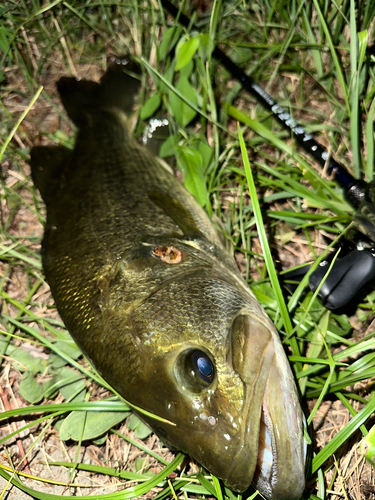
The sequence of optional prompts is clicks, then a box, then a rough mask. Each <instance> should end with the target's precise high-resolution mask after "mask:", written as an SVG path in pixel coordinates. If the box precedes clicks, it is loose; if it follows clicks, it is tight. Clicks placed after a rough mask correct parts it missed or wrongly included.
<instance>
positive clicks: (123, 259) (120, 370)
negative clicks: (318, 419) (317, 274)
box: [30, 57, 306, 500]
mask: <svg viewBox="0 0 375 500" xmlns="http://www.w3.org/2000/svg"><path fill="white" fill-rule="evenodd" d="M139 87H140V69H139V65H138V64H137V63H136V62H135V61H134V60H133V59H132V58H131V57H121V58H117V59H116V61H115V62H113V63H112V64H110V65H109V66H108V69H107V71H106V73H105V74H104V75H103V77H102V78H101V80H100V81H99V82H93V81H89V80H78V79H76V78H72V77H63V78H61V79H60V80H59V81H58V83H57V88H58V92H59V94H60V97H61V101H62V103H63V105H64V108H65V110H66V112H67V114H68V116H69V118H70V119H71V120H72V121H73V123H74V124H75V125H76V127H77V129H78V132H77V137H76V142H75V147H74V150H70V149H68V148H65V147H64V146H35V147H34V148H32V150H31V153H30V155H31V159H30V164H31V168H32V177H33V180H34V184H35V186H36V188H37V189H38V190H39V191H40V193H41V196H42V198H43V200H44V202H45V205H46V209H47V217H46V223H45V231H44V238H43V243H42V251H41V252H42V261H43V268H44V272H45V276H46V279H47V282H48V283H49V286H50V288H51V292H52V295H53V297H54V300H55V303H56V306H57V309H58V312H59V314H60V316H61V318H62V320H63V321H64V323H65V325H66V327H67V329H68V331H69V332H70V334H71V335H72V337H73V339H74V340H75V341H76V342H77V344H78V346H79V347H80V348H81V349H82V351H83V352H84V353H85V355H86V356H87V357H88V359H89V360H90V362H91V363H92V364H93V366H94V367H95V368H96V369H97V370H98V372H99V373H100V374H101V376H102V377H103V378H104V379H105V380H106V381H107V382H108V383H109V384H110V385H111V386H112V387H113V388H114V389H115V390H116V391H117V392H118V393H119V394H120V395H121V396H122V397H123V398H125V400H126V401H128V402H129V403H130V404H132V405H135V406H136V407H138V408H140V409H142V410H146V411H147V412H150V413H151V414H153V415H157V416H158V417H162V419H164V421H161V420H160V419H155V418H153V417H152V416H150V415H145V414H143V413H142V412H141V413H140V416H141V418H142V419H143V420H144V421H145V422H146V423H147V424H149V425H150V426H151V428H152V429H153V430H154V432H155V433H156V434H157V435H158V436H159V437H160V438H161V440H162V441H163V442H165V443H166V444H168V445H169V446H171V447H173V448H174V449H178V450H182V451H183V452H185V453H186V454H188V455H189V456H191V457H192V458H194V459H195V460H196V461H197V462H198V463H199V464H201V465H202V466H204V467H205V468H206V469H207V470H208V471H210V472H211V473H213V474H214V475H215V476H217V477H218V478H220V479H222V480H223V482H224V484H225V485H226V486H227V487H228V488H230V489H232V490H234V491H238V492H244V491H246V490H247V489H248V488H249V487H250V485H251V484H252V485H253V486H254V487H255V488H257V489H258V490H259V491H260V493H261V494H262V495H264V496H265V497H266V498H268V499H279V500H282V499H288V500H292V499H298V498H299V497H300V495H301V494H302V492H303V490H304V487H305V461H306V441H305V439H304V426H305V424H304V415H303V412H302V410H301V406H300V402H299V397H298V392H297V389H296V385H295V382H294V379H293V375H292V372H291V369H290V366H289V362H288V359H287V357H286V354H285V352H284V349H283V347H282V344H281V341H280V338H279V335H278V332H277V331H276V328H275V326H274V324H273V323H272V322H271V320H270V319H269V317H268V316H267V314H266V312H265V311H264V309H263V308H262V307H261V305H260V304H259V302H258V300H257V299H256V298H255V296H254V294H253V292H252V291H251V290H250V288H249V287H248V285H247V283H246V282H245V280H244V278H243V276H242V274H241V273H240V271H239V269H238V267H237V264H236V262H235V260H234V257H233V249H231V248H230V247H231V245H230V244H228V240H227V239H225V238H224V237H223V234H222V232H221V231H220V230H219V229H218V227H217V225H215V224H213V222H212V220H211V219H210V218H209V216H208V215H207V213H206V212H205V210H204V209H203V208H202V207H201V206H200V205H199V204H198V202H197V201H196V200H195V199H194V197H193V196H192V195H191V194H190V193H189V192H188V191H187V190H186V189H185V187H184V186H183V185H182V184H181V183H180V182H179V181H178V179H177V178H176V177H175V176H174V175H173V173H171V171H170V170H168V168H167V167H166V165H165V164H163V162H162V161H161V160H160V159H159V158H157V156H156V155H155V154H153V153H152V152H150V151H149V150H148V149H147V148H145V147H144V146H142V145H140V144H139V143H138V142H137V141H136V140H135V139H134V138H133V137H132V134H131V131H130V127H129V123H130V122H131V113H132V110H133V109H134V103H135V102H136V99H137V97H136V95H137V93H138V92H139Z"/></svg>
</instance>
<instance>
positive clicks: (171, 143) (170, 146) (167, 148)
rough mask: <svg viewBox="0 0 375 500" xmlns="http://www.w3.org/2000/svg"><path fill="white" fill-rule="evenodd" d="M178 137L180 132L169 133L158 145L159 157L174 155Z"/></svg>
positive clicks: (179, 137)
mask: <svg viewBox="0 0 375 500" xmlns="http://www.w3.org/2000/svg"><path fill="white" fill-rule="evenodd" d="M180 139H181V135H180V134H174V135H170V136H169V137H168V139H166V140H165V141H164V142H163V144H162V145H161V147H160V152H159V156H160V158H168V156H174V155H175V154H176V148H177V145H178V141H179V140H180Z"/></svg>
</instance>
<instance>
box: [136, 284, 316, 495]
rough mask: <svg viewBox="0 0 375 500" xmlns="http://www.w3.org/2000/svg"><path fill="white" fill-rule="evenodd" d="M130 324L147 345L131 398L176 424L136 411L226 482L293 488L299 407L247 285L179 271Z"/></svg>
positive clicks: (277, 490) (300, 459) (277, 491)
mask: <svg viewBox="0 0 375 500" xmlns="http://www.w3.org/2000/svg"><path fill="white" fill-rule="evenodd" d="M176 301H178V302H179V304H176ZM133 326H135V328H136V329H138V331H139V332H141V331H142V332H143V340H142V346H143V348H145V349H147V348H149V351H148V354H147V359H146V362H145V366H143V370H142V373H143V378H144V379H143V380H140V381H138V382H137V384H136V386H138V387H140V386H142V387H144V388H146V389H145V392H144V394H143V395H140V394H139V392H140V391H139V390H138V393H137V404H138V405H139V406H142V407H143V408H146V409H147V410H149V411H152V412H153V413H155V414H156V415H158V416H161V417H164V418H165V419H167V420H169V421H170V422H172V423H174V424H175V425H170V424H168V423H164V422H160V421H157V420H154V419H151V418H148V417H146V418H145V417H144V416H143V418H145V420H146V421H147V422H148V423H150V425H151V426H152V427H153V429H154V430H155V432H156V433H157V434H158V435H159V436H160V437H161V438H162V439H163V440H164V441H166V442H167V443H169V444H171V445H172V446H173V447H175V448H178V449H181V450H183V451H184V452H186V453H187V454H189V455H190V456H192V457H193V458H195V459H196V460H197V461H198V462H199V463H200V464H202V465H203V466H205V467H206V468H207V469H208V470H209V471H210V472H212V473H213V474H215V475H216V476H217V477H219V478H222V479H223V480H224V483H225V484H226V485H227V486H228V487H229V488H231V489H233V490H236V491H245V490H246V489H247V488H248V487H249V486H250V484H251V483H253V484H254V486H255V487H256V488H258V489H259V491H260V492H261V493H262V494H263V495H264V496H265V497H266V498H276V499H283V498H287V499H289V500H292V499H297V498H299V497H300V495H301V494H302V491H303V489H304V484H305V479H304V466H305V452H306V447H305V441H304V437H303V414H302V411H301V408H300V405H299V400H298V395H297V391H296V387H295V384H294V380H293V377H292V374H291V371H290V367H289V364H288V360H287V358H286V356H285V353H284V350H283V348H282V345H281V342H280V340H279V337H278V334H277V332H276V329H275V327H274V325H273V324H272V322H271V321H270V320H269V318H268V316H267V315H266V313H265V312H264V311H263V309H262V308H261V307H260V305H259V304H258V302H257V301H256V299H255V298H254V297H253V296H252V295H251V293H250V292H247V291H246V290H241V289H239V287H236V286H233V285H230V284H228V283H226V282H224V281H222V280H219V279H210V280H207V279H206V280H205V279H204V278H202V277H200V278H198V277H195V278H194V279H192V278H191V279H188V278H185V279H184V280H183V281H182V282H181V283H176V282H175V283H173V284H170V285H169V286H166V287H164V288H163V289H161V290H159V291H158V292H157V293H156V294H154V295H153V296H152V297H150V299H149V300H148V301H147V303H145V304H144V305H143V307H141V308H139V309H138V311H137V318H135V317H134V318H133ZM140 403H141V404H140Z"/></svg>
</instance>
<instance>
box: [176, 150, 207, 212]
mask: <svg viewBox="0 0 375 500" xmlns="http://www.w3.org/2000/svg"><path fill="white" fill-rule="evenodd" d="M177 164H178V166H179V168H180V169H181V170H182V173H183V175H184V184H185V187H186V189H187V190H188V191H189V192H190V193H191V194H192V195H193V196H194V197H195V198H196V200H197V201H198V202H199V204H200V205H201V206H202V207H204V205H205V204H206V199H207V188H206V180H205V176H204V173H203V165H202V155H201V154H200V152H199V151H197V150H196V149H194V148H192V147H189V146H186V147H182V146H178V147H177Z"/></svg>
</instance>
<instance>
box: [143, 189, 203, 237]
mask: <svg viewBox="0 0 375 500" xmlns="http://www.w3.org/2000/svg"><path fill="white" fill-rule="evenodd" d="M148 197H149V198H150V200H151V201H153V202H154V203H155V205H157V206H158V207H159V208H161V209H162V210H163V211H164V212H165V213H166V214H167V215H168V216H169V217H170V218H171V219H173V220H174V222H175V223H176V224H177V225H178V226H179V228H180V229H181V231H182V232H183V234H184V235H185V237H186V238H198V237H201V236H202V232H201V230H200V228H199V227H198V225H197V222H196V221H195V219H194V217H193V215H192V213H191V211H190V210H189V209H188V208H187V207H185V206H184V205H183V204H182V203H181V202H180V201H179V200H178V199H177V198H172V197H171V196H169V195H168V194H167V193H162V192H159V191H156V190H155V191H150V192H149V193H148Z"/></svg>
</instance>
